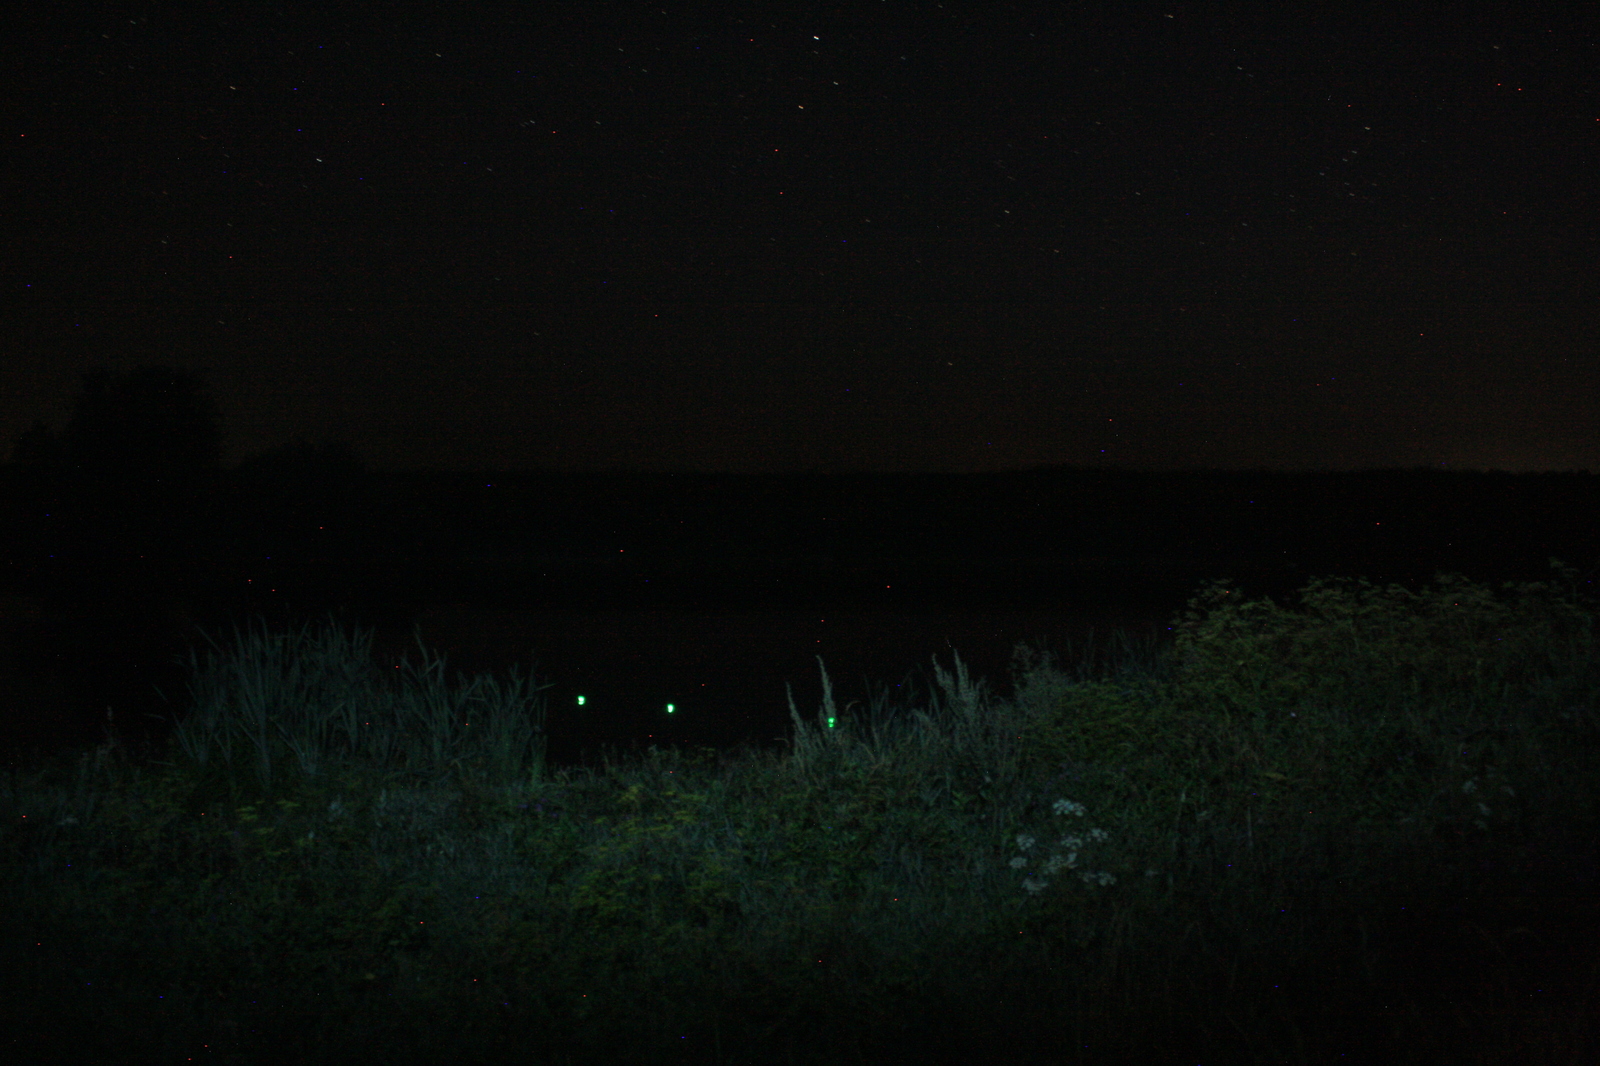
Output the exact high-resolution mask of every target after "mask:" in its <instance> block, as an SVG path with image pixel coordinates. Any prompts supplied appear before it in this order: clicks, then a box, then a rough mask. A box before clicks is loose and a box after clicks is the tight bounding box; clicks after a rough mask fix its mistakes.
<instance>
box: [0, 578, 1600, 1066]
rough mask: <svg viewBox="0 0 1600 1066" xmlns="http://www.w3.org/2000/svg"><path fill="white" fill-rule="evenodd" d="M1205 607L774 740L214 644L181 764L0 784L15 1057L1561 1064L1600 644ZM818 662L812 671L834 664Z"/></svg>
mask: <svg viewBox="0 0 1600 1066" xmlns="http://www.w3.org/2000/svg"><path fill="white" fill-rule="evenodd" d="M1559 576H1561V577H1562V578H1564V579H1566V581H1565V582H1564V581H1557V582H1556V583H1554V584H1544V583H1531V584H1520V585H1509V584H1508V585H1506V586H1504V587H1503V588H1501V589H1500V590H1498V591H1495V590H1490V589H1487V588H1484V587H1481V586H1477V585H1474V584H1472V583H1470V582H1468V581H1466V580H1464V579H1461V578H1452V577H1440V578H1438V579H1436V580H1435V582H1434V583H1433V585H1432V586H1431V587H1424V588H1423V589H1422V590H1421V591H1420V592H1412V591H1408V590H1406V589H1405V588H1402V587H1400V586H1388V587H1386V588H1377V587H1374V586H1372V585H1369V584H1368V583H1366V582H1352V581H1348V580H1341V581H1313V582H1311V583H1310V584H1309V585H1308V586H1307V587H1305V588H1304V589H1303V590H1301V595H1300V598H1299V601H1298V602H1297V603H1295V604H1293V605H1282V606H1280V605H1277V604H1274V603H1272V602H1271V601H1246V600H1243V598H1242V596H1241V593H1240V592H1239V591H1238V590H1237V589H1231V588H1228V587H1225V586H1224V585H1221V584H1218V585H1216V586H1214V587H1212V588H1211V589H1209V590H1208V591H1207V592H1206V593H1205V594H1203V595H1201V596H1198V597H1196V598H1195V599H1194V600H1193V601H1191V603H1190V608H1189V610H1188V611H1187V612H1186V613H1185V614H1184V615H1182V616H1181V617H1180V618H1179V619H1177V620H1175V629H1176V636H1175V639H1174V640H1173V641H1171V642H1170V643H1167V644H1162V645H1155V644H1152V645H1150V646H1146V647H1134V646H1132V645H1131V644H1130V643H1128V642H1126V641H1124V642H1122V643H1121V645H1120V646H1119V648H1118V656H1117V661H1116V662H1115V663H1114V664H1113V665H1112V666H1110V667H1109V668H1098V667H1097V668H1091V667H1090V666H1089V665H1088V664H1090V663H1091V662H1095V661H1097V660H1094V659H1093V658H1092V657H1091V658H1085V659H1084V661H1083V663H1081V664H1079V665H1078V666H1077V667H1076V668H1074V669H1067V670H1063V669H1061V668H1059V667H1058V666H1057V664H1056V663H1055V662H1053V661H1052V660H1051V659H1049V658H1048V657H1047V656H1044V655H1041V654H1039V653H1038V652H1036V651H1032V650H1030V649H1028V648H1025V647H1019V648H1018V649H1017V653H1016V658H1015V664H1014V665H1015V670H1014V677H1013V682H1014V689H1015V695H1014V698H1013V699H1011V700H1009V701H1001V700H999V699H997V698H994V697H993V696H992V695H991V694H990V693H989V691H988V690H987V687H986V686H985V685H984V684H983V683H981V682H978V681H975V680H973V679H970V678H969V677H968V676H967V674H966V672H965V670H964V669H963V667H962V664H961V662H960V660H959V659H956V660H955V661H954V662H953V663H951V664H950V667H949V669H948V670H947V669H946V668H945V666H944V665H943V664H936V668H935V675H934V676H935V681H936V684H935V685H934V686H933V690H931V691H929V692H926V693H924V694H922V695H921V696H915V697H914V698H913V700H912V701H911V702H910V703H909V704H908V705H904V706H890V705H889V704H888V703H887V701H886V700H884V699H879V700H876V701H874V702H873V705H872V706H871V707H869V708H863V707H858V706H847V707H843V708H840V707H836V706H835V705H834V701H833V698H832V694H831V690H830V689H829V688H828V686H827V675H826V672H825V668H824V672H823V681H824V701H823V706H822V707H820V708H819V709H818V710H817V713H816V714H815V715H813V714H810V713H809V712H808V713H806V714H801V713H800V712H799V709H798V708H796V709H795V712H794V734H793V737H792V739H791V742H790V744H789V746H788V747H787V748H785V749H783V750H781V751H776V752H774V751H766V750H752V749H743V750H739V751H712V750H699V751H688V752H686V751H678V750H654V749H652V750H651V751H650V752H649V753H648V754H647V755H645V756H643V757H635V758H631V759H629V760H626V761H624V760H621V759H618V758H615V757H613V758H610V759H607V760H606V761H605V762H604V765H602V766H599V767H589V768H566V769H561V770H557V769H554V768H552V767H549V766H547V765H546V764H545V763H544V761H543V759H542V754H543V750H544V749H543V733H542V723H543V718H542V714H543V711H542V702H541V698H540V696H539V691H540V690H539V687H538V686H537V685H535V684H534V683H533V680H532V679H530V678H521V677H517V676H512V677H511V678H509V679H503V678H502V679H495V678H489V677H477V678H471V679H467V678H460V677H457V678H456V679H455V683H454V684H452V683H451V682H450V679H448V678H447V677H446V672H445V666H444V664H443V663H442V662H440V661H439V660H437V659H435V658H433V657H432V656H431V655H430V654H429V653H428V652H427V651H426V649H422V657H421V660H420V662H419V663H414V662H410V661H406V662H403V663H377V662H375V661H374V660H373V658H372V656H371V653H370V643H369V641H370V634H364V633H362V632H360V631H357V632H355V633H350V632H346V631H342V630H340V629H339V628H337V627H335V626H332V625H330V626H328V627H325V628H323V629H302V630H298V631H292V632H276V633H274V632H268V631H266V630H265V629H254V630H251V631H249V632H244V633H239V632H236V633H234V634H232V635H231V636H223V637H220V638H219V640H218V643H217V644H216V646H215V648H214V649H212V650H211V651H210V652H209V653H208V654H207V655H206V656H204V657H195V658H194V659H193V660H191V667H192V669H191V680H190V691H189V695H190V700H189V706H188V708H187V711H186V715H185V716H184V717H183V718H182V720H181V721H180V722H179V723H178V725H177V727H176V728H175V729H174V730H173V732H172V734H171V737H170V739H168V740H167V741H166V742H165V744H164V746H163V747H161V748H160V749H159V750H148V751H128V750H125V749H123V748H122V747H120V746H118V745H117V744H116V743H114V742H111V741H109V740H108V742H107V743H106V744H103V745H100V746H99V747H97V748H94V749H93V750H89V751H80V752H76V753H72V754H70V755H67V756H62V757H56V758H52V759H48V760H43V761H40V762H38V764H36V765H30V766H26V767H22V768H19V769H13V770H12V771H9V772H8V774H7V776H6V777H5V778H4V779H3V780H0V879H3V892H4V898H5V900H6V903H7V905H6V907H5V908H4V910H3V911H0V974H4V980H5V982H6V984H7V986H8V988H7V990H6V993H7V994H6V995H5V996H4V997H0V1022H3V1028H4V1034H5V1039H6V1040H7V1041H8V1042H9V1043H8V1045H7V1046H6V1049H5V1054H6V1057H7V1058H8V1059H9V1060H10V1061H14V1062H28V1063H40V1064H43V1063H53V1062H72V1063H85V1062H114V1063H177V1062H206V1061H213V1062H229V1063H240V1064H244V1063H285V1062H296V1063H301V1062H303V1063H330V1064H332V1063H341V1064H342V1063H351V1062H360V1063H369V1062H370V1063H394V1064H401V1063H427V1064H430V1066H431V1064H447V1063H502V1062H504V1063H512V1062H517V1063H522V1062H526V1063H530V1064H543V1063H552V1064H554V1063H591V1062H637V1063H654V1062H660V1063H675V1062H684V1063H762V1064H767V1063H773V1064H776V1063H791V1062H792V1063H827V1064H830V1066H832V1064H839V1063H852V1062H865V1063H898V1062H905V1063H930V1062H933V1063H937V1062H951V1063H970V1062H975V1061H993V1060H1000V1059H1004V1060H1005V1061H1009V1062H1049V1063H1101V1062H1105V1063H1127V1062H1153V1063H1175V1064H1176V1063H1197V1062H1203V1063H1208V1064H1209V1063H1262V1064H1265V1063H1359V1062H1407V1063H1441V1064H1444V1063H1448V1064H1452V1066H1455V1064H1463V1063H1485V1064H1488V1063H1505V1062H1517V1063H1580V1062H1590V1061H1594V1059H1595V1057H1596V1056H1597V1055H1600V1032H1597V1031H1596V1030H1597V1023H1600V923H1597V921H1596V917H1597V915H1596V910H1597V899H1600V883H1597V878H1596V872H1597V853H1596V826H1597V814H1600V811H1597V803H1596V801H1597V784H1600V711H1597V706H1600V705H1597V699H1596V696H1597V692H1600V662H1597V658H1596V633H1595V629H1594V616H1593V614H1592V613H1591V611H1590V609H1589V608H1588V607H1586V606H1585V605H1584V604H1583V603H1580V601H1579V599H1578V597H1577V595H1576V593H1575V592H1574V591H1573V590H1572V588H1571V587H1570V578H1571V572H1570V571H1565V570H1563V571H1561V572H1560V575H1559ZM821 665H823V664H821V663H820V662H819V666H821Z"/></svg>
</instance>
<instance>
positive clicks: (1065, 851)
mask: <svg viewBox="0 0 1600 1066" xmlns="http://www.w3.org/2000/svg"><path fill="white" fill-rule="evenodd" d="M1051 809H1052V810H1053V811H1055V813H1056V814H1071V815H1076V816H1077V817H1079V818H1082V817H1083V814H1084V807H1083V804H1081V803H1074V802H1072V801H1071V800H1066V799H1058V800H1056V801H1055V803H1054V804H1052V805H1051ZM1109 839H1110V834H1108V833H1107V832H1106V831H1105V830H1104V829H1090V830H1089V831H1088V832H1087V833H1085V834H1083V835H1082V836H1079V835H1078V834H1076V833H1069V834H1067V835H1066V836H1064V837H1062V838H1061V839H1060V840H1059V841H1057V842H1056V845H1055V847H1056V848H1058V849H1059V850H1053V851H1052V854H1051V855H1050V857H1049V858H1047V859H1045V860H1044V862H1043V863H1042V864H1041V865H1040V873H1042V874H1043V875H1044V877H1042V878H1041V877H1029V878H1027V879H1026V880H1024V881H1023V882H1022V887H1023V888H1024V889H1025V890H1026V891H1027V892H1028V893H1029V894H1030V895H1034V896H1037V895H1038V894H1039V893H1040V892H1043V891H1044V890H1045V889H1047V888H1049V887H1050V882H1049V881H1048V880H1045V878H1050V877H1054V876H1056V875H1057V874H1059V873H1060V872H1061V871H1062V870H1076V869H1077V867H1078V851H1079V850H1080V849H1081V848H1082V847H1083V846H1084V844H1085V843H1086V842H1088V843H1095V844H1099V843H1102V842H1104V841H1106V840H1109ZM1037 843H1038V841H1037V840H1036V839H1034V838H1033V837H1032V836H1030V835H1029V834H1027V833H1018V834H1017V849H1018V850H1019V851H1032V850H1033V846H1034V845H1035V844H1037ZM1027 865H1028V857H1027V856H1026V855H1018V856H1015V857H1014V858H1013V859H1012V860H1011V868H1012V869H1013V870H1020V869H1022V868H1023V867H1024V866H1027ZM1078 876H1079V878H1081V879H1082V880H1083V883H1084V884H1086V885H1098V886H1100V887H1101V888H1104V887H1105V886H1107V885H1112V884H1115V883H1116V880H1117V879H1116V877H1114V876H1113V875H1111V874H1109V873H1106V872H1105V871H1104V870H1084V871H1080V872H1079V874H1078Z"/></svg>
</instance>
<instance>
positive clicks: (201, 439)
mask: <svg viewBox="0 0 1600 1066" xmlns="http://www.w3.org/2000/svg"><path fill="white" fill-rule="evenodd" d="M18 445H19V449H20V446H21V445H22V441H21V440H20V439H19V441H18ZM62 453H63V458H64V459H65V461H66V462H67V463H68V464H70V465H72V466H75V467H77V468H78V469H80V470H82V471H83V472H85V473H99V474H116V475H123V476H130V475H131V476H135V477H139V478H141V479H145V478H148V479H156V480H161V479H166V478H173V479H183V478H185V477H187V476H189V475H192V474H194V473H197V472H199V471H202V470H209V469H215V468H216V467H217V466H218V465H219V464H220V462H221V458H222V432H221V430H220V429H219V428H218V417H217V411H216V406H215V404H213V403H212V401H211V398H210V395H209V394H208V392H207V389H206V386H205V382H204V381H203V380H201V379H200V377H199V376H198V375H195V374H193V373H191V372H189V371H187V370H176V369H173V368H171V367H164V366H151V367H140V368H138V369H137V370H134V371H133V372H132V373H130V374H129V375H128V376H127V377H125V378H121V379H113V378H112V377H111V376H110V374H109V373H107V372H106V371H104V370H96V371H91V372H89V373H86V374H84V375H83V385H82V390H81V391H80V392H79V394H78V396H77V398H76V400H74V402H73V414H72V420H71V421H70V422H68V423H67V428H66V431H65V432H64V433H63V434H62Z"/></svg>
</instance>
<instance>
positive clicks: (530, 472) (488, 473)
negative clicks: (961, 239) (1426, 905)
mask: <svg viewBox="0 0 1600 1066" xmlns="http://www.w3.org/2000/svg"><path fill="white" fill-rule="evenodd" d="M309 457H310V456H307V458H309ZM298 458H301V457H300V456H297V455H294V454H286V453H284V452H281V451H279V450H277V449H272V450H269V451H265V452H259V453H257V454H254V455H249V456H245V457H244V458H241V459H238V460H235V461H233V462H231V463H222V464H219V465H217V466H214V467H207V468H203V469H209V470H214V471H220V472H223V473H237V472H239V471H240V470H242V469H244V468H245V467H247V466H250V465H252V464H257V463H267V464H269V465H270V464H272V463H273V462H274V461H275V460H277V461H284V462H293V461H295V460H296V459H298ZM354 458H355V460H356V466H357V469H359V471H360V472H362V473H364V474H372V475H380V476H391V477H394V476H450V475H453V476H463V477H465V476H472V477H539V476H556V477H622V476H626V477H641V476H657V477H795V476H804V477H986V476H998V475H1005V474H1050V473H1063V474H1065V473H1072V474H1102V475H1105V474H1111V475H1150V474H1183V475H1188V476H1195V475H1218V474H1227V475H1241V474H1248V475H1267V474H1283V475H1310V474H1506V475H1511V476H1526V475H1541V476H1542V475H1555V474H1560V475H1576V474H1588V475H1590V476H1594V475H1597V474H1600V470H1595V469H1593V468H1590V467H1576V468H1573V467H1569V468H1565V469H1556V468H1546V469H1539V470H1516V469H1510V468H1506V467H1481V466H1448V465H1442V464H1441V465H1437V466H1435V465H1422V464H1412V465H1409V466H1398V465H1396V466H1360V467H1311V466H1248V467H1246V466H1150V465H1139V466H1113V465H1090V464H1080V463H1035V464H1031V465H1024V466H1007V467H985V468H955V469H951V468H921V469H908V468H884V467H866V466H863V467H854V466H846V465H842V464H828V465H825V466H806V465H799V464H781V465H774V466H771V467H765V468H715V467H672V468H666V467H570V466H568V467H554V466H531V465H530V466H508V467H469V466H386V465H385V466H380V465H375V464H372V463H368V462H366V461H364V460H362V459H361V457H360V453H359V452H357V453H356V454H355V456H354ZM53 465H55V464H51V463H45V464H38V463H28V462H18V461H16V460H14V459H8V460H5V461H0V469H24V468H29V467H39V466H53ZM67 465H74V466H75V465H77V464H67Z"/></svg>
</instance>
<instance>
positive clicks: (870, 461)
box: [0, 0, 1600, 471]
mask: <svg viewBox="0 0 1600 1066" xmlns="http://www.w3.org/2000/svg"><path fill="white" fill-rule="evenodd" d="M1583 9H1584V6H1583V5H1565V4H1563V5H1550V6H1549V7H1548V8H1547V9H1544V8H1542V7H1541V5H1537V4H1516V5H1511V4H1507V5H1447V4H1439V5H1434V6H1433V7H1432V8H1430V9H1428V10H1426V11H1424V10H1423V9H1421V8H1420V7H1407V6H1406V5H1400V6H1396V5H1388V6H1386V7H1384V8H1382V9H1381V10H1380V9H1372V10H1360V9H1358V8H1356V7H1355V6H1353V5H1348V4H1331V5H1330V4H1315V5H1312V4H1273V5H1222V4H1186V3H1163V4H1156V5H1148V4H1142V3H1110V4H1107V3H1093V4H1087V3H1086V4H1076V3H1068V2H1060V0H1057V2H1053V3H1049V4H1038V5H1031V4H1012V3H1002V2H999V0H982V2H972V3H961V2H955V0H947V2H945V3H935V2H921V0H917V2H912V0H883V2H879V0H852V2H850V3H806V4H798V3H790V4H763V3H737V4H714V3H693V4H685V3H681V2H673V0H659V2H658V3H649V4H645V3H606V2H602V0H589V2H586V3H582V4H566V3H556V2H540V3H520V2H519V3H514V4H513V3H506V4H500V3H493V2H482V0H474V2H472V3H466V4H430V5H425V6H422V7H419V8H416V9H411V8H407V7H404V6H398V5H389V4H385V5H377V4H368V5H340V4H326V3H316V4H309V3H281V4H280V3H273V4H268V3H255V4H233V3H212V4H171V3H161V4H156V3H148V2H145V3H140V2H118V3H99V4H84V5H73V4H55V3H52V4H48V5H35V9H34V10H35V11H36V12H38V14H36V15H34V16H32V17H34V18H37V19H38V20H39V21H36V22H34V23H32V24H26V23H18V22H17V21H16V16H13V17H12V19H11V20H8V30H7V35H6V37H7V39H6V41H5V43H4V44H3V45H0V48H3V49H4V53H5V54H4V55H3V56H0V58H3V60H4V62H5V69H6V70H7V76H6V82H7V85H8V88H7V90H6V97H7V104H6V106H5V107H4V108H3V109H0V135H3V143H4V145H5V150H4V155H3V157H0V189H3V197H4V199H3V204H4V211H3V213H4V222H3V247H0V284H3V286H4V295H3V298H0V442H4V443H7V444H8V443H9V442H10V441H11V440H12V439H14V438H16V437H17V436H18V435H20V434H22V433H23V432H24V431H26V430H27V429H28V428H29V427H30V426H32V425H33V424H34V423H35V422H38V421H42V422H44V423H45V424H46V425H48V426H50V427H52V428H54V429H57V430H59V429H60V428H61V427H62V426H64V425H65V424H66V422H67V419H68V417H69V416H70V414H71V402H72V397H73V395H74V393H75V392H76V390H77V388H78V383H79V376H80V374H81V373H82V372H83V371H85V370H88V369H91V368H94V367H105V368H108V369H109V370H111V371H112V372H113V373H125V372H127V371H129V370H132V369H134V368H135V367H138V366H143V365H158V364H159V365H171V366H178V367H183V368H188V369H190V370H193V371H195V372H197V373H200V374H202V375H203V377H204V379H205V381H207V382H208V383H209V385H210V388H211V391H212V395H213V397H214V398H215V400H216V403H217V406H218V409H219V410H220V412H221V415H222V428H223V431H224V433H225V449H224V462H225V463H227V464H232V463H235V462H237V461H239V460H240V459H243V458H245V457H247V456H250V455H254V454H259V453H261V452H264V451H267V450H268V449H272V448H275V447H279V446H281V445H284V444H286V443H288V442H290V441H291V440H294V439H296V438H300V439H304V440H307V441H311V442H320V441H324V440H339V441H347V442H349V443H350V444H352V445H353V446H354V447H355V448H356V450H357V452H358V453H359V454H360V455H361V456H362V457H363V458H364V459H365V460H366V461H367V462H368V463H369V464H370V465H371V466H372V467H373V468H376V469H457V470H461V469H480V470H481V469H501V470H513V469H554V470H576V471H582V470H596V469H611V470H680V471H690V470H693V471H733V470H795V469H810V470H881V471H898V470H920V471H957V470H960V471H972V470H1003V469H1017V468H1024V467H1032V466H1039V465H1045V464H1073V465H1084V466H1106V467H1120V468H1130V469H1166V468H1175V467H1191V468H1192V467H1216V468H1264V469H1334V470H1337V469H1357V468H1371V467H1416V466H1428V467H1443V468H1485V469H1503V470H1514V471H1527V470H1569V469H1586V470H1591V471H1600V417H1597V416H1600V351H1597V335H1600V329H1597V316H1596V310H1597V306H1600V305H1597V296H1600V271H1597V270H1596V263H1597V262H1600V243H1597V240H1596V237H1597V232H1600V227H1597V226H1596V210H1597V207H1600V204H1597V199H1596V190H1597V189H1600V168H1597V167H1596V162H1597V160H1600V151H1597V140H1600V94H1597V93H1596V90H1595V86H1596V83H1597V81H1600V78H1597V76H1596V75H1597V72H1600V48H1597V40H1600V36H1597V34H1596V29H1595V23H1594V22H1593V21H1592V20H1582V16H1581V15H1579V14H1576V13H1578V12H1582V11H1583ZM1508 12H1509V13H1508Z"/></svg>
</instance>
